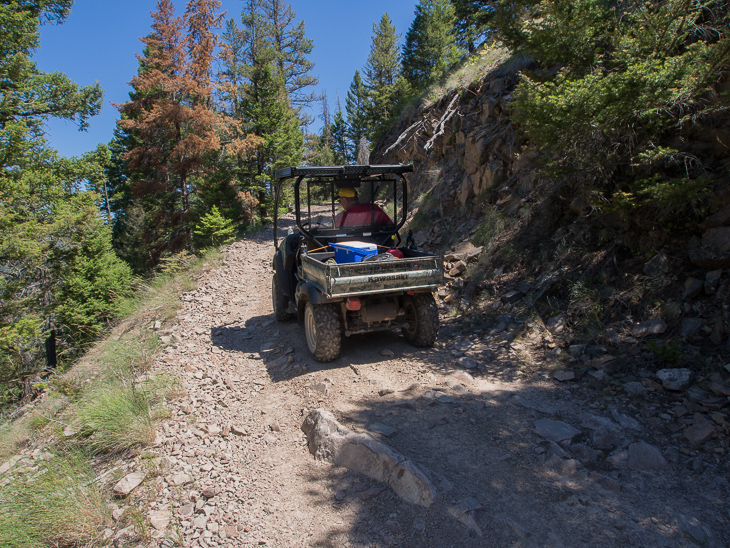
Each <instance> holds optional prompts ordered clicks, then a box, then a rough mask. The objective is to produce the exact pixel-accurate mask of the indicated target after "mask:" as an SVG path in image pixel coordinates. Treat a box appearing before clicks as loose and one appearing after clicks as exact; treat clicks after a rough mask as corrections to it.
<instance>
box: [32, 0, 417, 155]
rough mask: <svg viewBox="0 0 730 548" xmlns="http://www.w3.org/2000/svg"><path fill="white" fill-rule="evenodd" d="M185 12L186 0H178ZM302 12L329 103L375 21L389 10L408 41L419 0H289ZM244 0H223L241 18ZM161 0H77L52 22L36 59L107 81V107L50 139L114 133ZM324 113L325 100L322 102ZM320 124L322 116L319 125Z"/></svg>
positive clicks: (360, 58) (69, 148)
mask: <svg viewBox="0 0 730 548" xmlns="http://www.w3.org/2000/svg"><path fill="white" fill-rule="evenodd" d="M174 4H175V7H176V8H177V11H178V12H179V13H182V11H184V9H185V0H174ZM290 4H291V5H292V8H293V9H294V11H295V12H296V14H297V20H300V21H304V23H305V25H306V33H307V37H308V38H311V39H312V40H313V41H314V51H313V52H312V55H311V57H310V59H311V60H312V61H314V63H315V67H314V70H313V71H312V74H313V75H314V76H318V77H319V86H318V87H317V91H318V92H323V91H326V92H327V98H328V101H329V104H330V109H331V110H332V109H334V107H335V104H336V101H337V94H339V95H340V98H341V100H342V103H343V107H344V101H345V97H346V95H347V91H348V90H349V87H350V82H352V77H353V76H354V74H355V71H356V70H362V67H363V66H364V65H365V62H366V61H367V57H368V53H369V52H370V42H371V39H372V28H373V23H374V22H375V23H378V22H380V18H381V17H382V15H383V13H388V15H390V18H391V19H392V21H393V24H394V25H395V28H396V31H397V32H398V33H399V34H401V35H402V36H401V41H402V40H403V37H404V36H405V34H406V32H407V31H408V28H409V27H410V25H411V22H412V21H413V14H414V10H415V7H416V4H417V0H395V1H393V0H367V1H363V0H290ZM243 5H244V4H243V2H242V1H240V0H223V7H222V9H224V10H226V11H227V15H226V18H229V19H230V18H234V19H236V21H240V13H241V9H242V7H243ZM155 6H156V0H125V1H124V2H119V1H110V0H76V2H75V4H74V6H73V8H72V9H71V15H70V16H69V18H68V19H67V21H66V23H64V24H63V25H58V26H52V25H45V26H44V27H42V31H41V47H40V49H39V50H37V51H36V54H35V57H34V60H35V61H36V63H37V64H38V66H39V68H40V69H41V70H44V71H61V72H64V73H66V74H67V75H68V76H69V77H70V78H71V79H72V80H74V81H75V82H77V83H78V84H80V85H89V84H93V83H94V82H95V81H98V82H99V83H100V84H101V86H102V88H104V92H105V93H104V107H103V110H102V113H101V114H100V115H99V116H97V117H95V118H93V119H92V120H91V127H90V129H89V130H88V131H87V132H79V131H78V130H77V129H76V127H75V126H74V125H73V124H72V123H69V122H65V121H58V120H53V121H51V122H50V123H49V124H48V133H47V138H48V140H49V143H50V145H51V146H52V147H53V148H55V149H57V150H58V151H59V152H60V153H61V154H62V155H63V156H78V155H81V154H83V153H84V152H87V151H89V150H93V149H94V148H95V147H96V145H97V144H99V143H108V142H109V141H110V140H111V138H112V132H113V130H114V123H115V121H116V120H117V119H118V112H117V110H116V108H114V106H112V105H111V104H110V103H123V102H124V101H126V100H127V98H128V93H129V90H130V88H129V85H128V84H127V82H129V81H130V80H131V79H132V77H133V76H134V75H135V74H136V72H137V59H136V57H135V53H140V52H141V51H142V42H140V40H139V38H140V37H141V36H145V35H146V34H148V33H149V31H150V27H151V24H152V18H151V17H150V12H151V11H153V10H154V9H155ZM315 108H316V112H313V113H311V114H313V115H316V116H319V114H320V106H319V105H316V106H315ZM315 126H316V127H317V128H318V127H320V126H321V123H320V122H319V121H317V122H316V123H315V124H314V126H313V127H312V129H314V128H315Z"/></svg>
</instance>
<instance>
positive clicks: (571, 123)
mask: <svg viewBox="0 0 730 548" xmlns="http://www.w3.org/2000/svg"><path fill="white" fill-rule="evenodd" d="M729 12H730V5H728V4H727V3H718V2H705V1H687V0H667V1H665V2H640V1H624V2H607V1H604V0H570V1H562V0H560V1H558V0H542V1H540V0H518V1H517V2H506V1H503V2H501V4H500V9H499V10H497V13H496V24H497V26H498V28H499V35H500V36H501V38H502V39H503V41H504V42H505V43H506V44H507V45H508V46H509V47H510V48H512V49H513V50H514V51H516V52H518V53H524V54H528V55H529V56H531V58H532V59H533V60H534V61H535V63H536V65H535V67H534V68H535V70H533V71H532V72H530V73H529V74H525V77H524V79H523V80H522V82H521V83H520V84H519V85H518V87H517V89H516V91H515V94H514V105H515V115H514V118H515V121H516V122H518V123H519V124H520V126H521V128H522V129H523V130H524V131H525V132H526V134H527V136H528V138H529V139H530V141H531V142H532V143H534V144H535V145H537V147H538V148H540V149H543V150H544V151H546V152H547V153H548V154H546V155H545V157H546V158H548V161H549V163H550V164H551V166H550V167H552V168H556V167H559V168H560V169H561V170H562V171H563V172H570V173H578V172H579V173H581V174H583V175H584V176H585V179H586V180H587V181H592V184H595V183H597V182H598V183H600V182H609V181H611V182H615V181H616V176H617V175H619V176H621V177H622V178H624V179H629V180H631V179H634V178H638V179H643V181H644V182H645V183H647V184H654V185H655V190H654V192H653V193H652V192H650V191H649V188H648V186H647V187H646V188H645V189H644V192H643V193H633V194H632V195H631V196H630V197H629V199H631V200H633V201H636V202H637V203H646V202H650V201H651V200H652V199H654V198H655V197H656V195H657V194H658V195H659V196H660V197H661V198H662V199H666V200H667V201H670V202H672V203H673V204H675V203H677V202H678V201H680V200H681V198H680V197H679V196H677V195H675V193H674V192H673V191H672V189H671V188H669V187H667V185H666V184H664V183H668V182H669V183H668V184H669V185H670V186H672V185H674V183H671V181H676V182H680V181H681V183H680V184H681V185H684V184H694V185H698V186H702V185H706V184H707V181H706V180H705V179H703V178H701V176H702V175H703V174H704V173H705V170H706V166H704V165H703V164H702V161H701V160H700V159H699V158H698V157H697V155H696V154H694V153H693V149H692V146H693V139H691V138H690V139H688V138H687V136H688V134H689V132H691V131H692V130H693V128H696V127H698V126H700V125H702V123H703V122H704V121H705V120H708V119H710V118H716V117H718V116H720V117H726V116H727V112H726V110H727V109H726V107H725V106H723V103H722V102H721V101H720V102H718V101H719V100H718V98H717V96H716V95H715V94H714V91H713V88H712V86H713V85H714V83H715V82H716V81H718V80H719V79H721V77H722V75H723V74H724V71H725V70H726V69H727V67H728V56H729V55H730V37H729V36H728V20H729V18H730V16H729ZM552 173H555V171H552ZM662 184H664V186H662ZM652 194H653V195H652ZM624 198H627V196H624Z"/></svg>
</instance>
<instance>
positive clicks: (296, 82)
mask: <svg viewBox="0 0 730 548" xmlns="http://www.w3.org/2000/svg"><path fill="white" fill-rule="evenodd" d="M261 8H262V13H263V16H264V19H265V20H266V21H267V22H268V26H269V29H270V30H269V35H270V38H271V42H272V44H273V46H274V50H275V52H276V61H275V62H276V65H277V68H278V72H279V74H280V75H282V76H283V78H284V83H285V85H286V90H287V92H288V94H289V97H290V99H291V102H292V104H293V105H296V106H297V107H298V108H299V109H301V107H303V106H308V105H309V104H311V103H312V101H314V99H315V97H316V96H315V94H314V93H308V92H307V91H306V90H307V88H311V87H312V86H315V85H317V81H318V80H317V78H316V77H314V76H312V75H311V74H310V72H311V71H312V69H313V68H314V63H313V62H312V61H310V60H309V59H307V56H308V55H310V54H311V53H312V50H313V49H314V43H313V42H312V40H311V39H309V38H307V37H306V35H305V29H304V21H300V22H298V23H295V19H296V13H295V12H294V10H292V7H291V5H289V4H287V3H286V2H284V1H283V0H261Z"/></svg>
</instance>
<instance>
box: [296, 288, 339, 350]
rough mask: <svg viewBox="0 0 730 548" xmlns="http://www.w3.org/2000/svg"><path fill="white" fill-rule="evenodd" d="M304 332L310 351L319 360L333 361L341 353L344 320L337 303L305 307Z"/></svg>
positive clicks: (310, 304)
mask: <svg viewBox="0 0 730 548" xmlns="http://www.w3.org/2000/svg"><path fill="white" fill-rule="evenodd" d="M304 334H305V337H306V339H307V346H308V347H309V351H310V352H311V353H312V356H314V359H315V360H317V361H318V362H331V361H332V360H334V359H335V358H336V357H337V356H339V355H340V348H341V346H342V322H341V320H340V307H339V305H336V304H312V303H311V302H308V303H307V304H306V306H305V308H304Z"/></svg>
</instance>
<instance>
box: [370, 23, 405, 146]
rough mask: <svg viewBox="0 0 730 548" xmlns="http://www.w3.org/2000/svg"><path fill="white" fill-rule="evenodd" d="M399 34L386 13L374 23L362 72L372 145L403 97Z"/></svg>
mask: <svg viewBox="0 0 730 548" xmlns="http://www.w3.org/2000/svg"><path fill="white" fill-rule="evenodd" d="M399 38H400V35H399V34H396V32H395V27H394V26H393V24H392V22H391V19H390V16H389V15H388V14H387V13H385V14H383V16H382V18H381V19H380V23H379V24H378V25H376V24H374V23H373V41H372V43H371V45H370V54H369V55H368V60H367V63H366V64H365V68H364V69H363V73H364V74H365V89H366V91H367V96H368V101H367V103H366V108H367V118H368V128H369V137H370V140H371V141H374V140H375V139H376V138H377V137H379V135H380V134H381V133H382V131H384V129H385V126H386V125H387V123H388V122H389V121H390V119H391V118H392V116H393V115H394V114H395V112H396V111H397V108H398V105H399V99H402V98H403V96H404V95H406V93H405V88H404V82H403V81H402V79H401V78H400V50H399V47H398V39H399Z"/></svg>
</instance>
